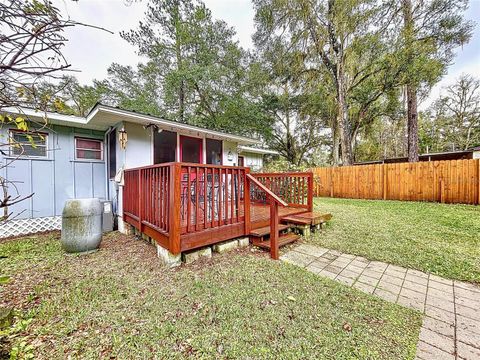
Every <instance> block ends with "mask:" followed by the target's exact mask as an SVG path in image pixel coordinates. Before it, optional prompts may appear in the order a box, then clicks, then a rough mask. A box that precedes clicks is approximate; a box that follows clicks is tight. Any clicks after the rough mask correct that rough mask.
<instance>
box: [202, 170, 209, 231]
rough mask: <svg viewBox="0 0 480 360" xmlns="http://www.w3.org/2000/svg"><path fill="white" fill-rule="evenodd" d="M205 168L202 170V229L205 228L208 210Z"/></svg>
mask: <svg viewBox="0 0 480 360" xmlns="http://www.w3.org/2000/svg"><path fill="white" fill-rule="evenodd" d="M207 206H208V204H207V168H204V169H203V228H204V229H206V228H207V223H208V208H207Z"/></svg>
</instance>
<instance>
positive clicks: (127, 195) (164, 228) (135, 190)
mask: <svg viewBox="0 0 480 360" xmlns="http://www.w3.org/2000/svg"><path fill="white" fill-rule="evenodd" d="M248 172H249V169H248V168H244V167H232V166H217V165H203V164H191V163H166V164H159V165H153V166H146V167H140V168H135V169H128V170H125V172H124V188H123V216H124V220H125V221H127V222H128V223H130V224H132V225H134V226H135V227H136V228H137V229H139V230H140V231H141V232H142V233H145V234H147V235H148V236H151V237H153V238H155V240H157V241H158V242H159V243H160V245H162V246H163V247H164V248H166V249H168V250H169V251H170V252H172V253H173V254H178V253H180V252H181V251H185V250H189V249H193V248H197V247H200V246H205V245H208V244H210V243H214V242H218V241H221V240H222V238H224V239H228V238H229V236H234V235H237V236H242V235H244V234H245V233H248V231H249V227H248V225H247V224H249V223H250V220H249V219H250V197H249V196H245V194H249V191H250V190H249V188H248V185H247V182H246V178H245V176H246V174H247V173H248ZM227 226H228V227H229V228H228V229H226V228H225V227H227Z"/></svg>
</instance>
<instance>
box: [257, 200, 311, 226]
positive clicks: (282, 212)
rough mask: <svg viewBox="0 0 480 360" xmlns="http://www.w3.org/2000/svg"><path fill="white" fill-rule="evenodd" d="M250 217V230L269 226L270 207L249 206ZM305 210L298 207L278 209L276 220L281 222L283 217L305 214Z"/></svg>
mask: <svg viewBox="0 0 480 360" xmlns="http://www.w3.org/2000/svg"><path fill="white" fill-rule="evenodd" d="M250 209H251V210H250V214H251V215H250V216H251V222H252V227H251V228H252V229H258V228H261V227H265V226H268V225H270V206H269V205H260V204H253V205H251V206H250ZM306 211H307V210H306V209H303V208H298V207H291V206H286V207H279V208H278V218H279V220H280V221H281V220H282V219H283V218H284V217H286V216H290V215H297V214H301V213H304V212H306Z"/></svg>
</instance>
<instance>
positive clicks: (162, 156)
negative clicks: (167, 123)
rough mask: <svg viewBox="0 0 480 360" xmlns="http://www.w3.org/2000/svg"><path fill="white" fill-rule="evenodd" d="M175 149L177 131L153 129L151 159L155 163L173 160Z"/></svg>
mask: <svg viewBox="0 0 480 360" xmlns="http://www.w3.org/2000/svg"><path fill="white" fill-rule="evenodd" d="M176 151H177V133H175V132H173V131H167V130H163V131H161V132H157V131H155V133H154V138H153V160H154V163H155V164H162V163H167V162H173V161H175V153H176Z"/></svg>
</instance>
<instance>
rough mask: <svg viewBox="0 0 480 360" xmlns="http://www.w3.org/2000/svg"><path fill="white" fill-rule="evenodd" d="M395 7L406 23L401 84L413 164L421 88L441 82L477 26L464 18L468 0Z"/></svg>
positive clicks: (414, 1) (406, 0)
mask: <svg viewBox="0 0 480 360" xmlns="http://www.w3.org/2000/svg"><path fill="white" fill-rule="evenodd" d="M392 4H393V5H392V6H394V7H395V6H396V7H397V10H396V12H397V13H398V14H401V16H400V18H399V19H398V22H403V30H402V34H401V36H400V37H399V38H398V58H399V61H400V62H401V63H402V62H403V64H404V65H403V66H404V67H405V71H403V72H402V73H403V76H402V80H401V83H403V84H404V85H405V93H406V102H407V130H408V160H409V161H410V162H412V161H418V110H417V106H418V99H417V97H418V91H419V88H421V87H426V88H430V87H431V86H433V85H434V84H435V83H436V82H438V81H439V80H440V79H441V77H442V75H443V74H444V73H445V71H446V68H447V67H448V65H450V63H451V61H452V59H453V56H454V53H453V50H454V49H455V48H456V47H457V46H459V45H462V44H465V43H466V42H468V40H469V39H470V36H471V31H472V26H473V24H472V23H471V22H467V21H465V20H464V19H463V17H462V14H463V12H464V11H465V9H466V7H467V5H468V0H428V1H424V0H402V1H401V3H400V2H397V1H392ZM398 7H399V8H398ZM394 24H396V26H400V24H399V23H394Z"/></svg>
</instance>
